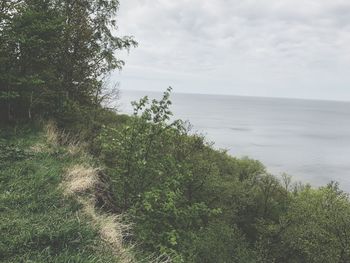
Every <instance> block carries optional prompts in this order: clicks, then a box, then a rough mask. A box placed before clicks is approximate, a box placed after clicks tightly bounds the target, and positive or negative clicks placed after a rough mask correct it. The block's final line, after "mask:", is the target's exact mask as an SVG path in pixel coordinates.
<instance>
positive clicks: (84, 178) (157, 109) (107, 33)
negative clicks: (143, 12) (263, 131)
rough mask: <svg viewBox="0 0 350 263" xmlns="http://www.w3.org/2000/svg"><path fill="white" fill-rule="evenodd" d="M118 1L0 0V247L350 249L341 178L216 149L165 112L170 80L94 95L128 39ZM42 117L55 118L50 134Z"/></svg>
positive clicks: (251, 253) (139, 256)
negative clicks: (128, 108) (123, 110)
mask: <svg viewBox="0 0 350 263" xmlns="http://www.w3.org/2000/svg"><path fill="white" fill-rule="evenodd" d="M117 9H118V1H117V0H98V1H88V0H77V1H68V0H52V1H48V0H28V1H23V0H15V1H13V0H11V1H6V0H5V1H2V2H1V4H0V38H1V42H0V120H1V124H2V126H3V128H2V130H1V136H0V182H1V185H0V190H1V191H0V201H1V202H0V231H1V233H0V235H1V239H0V261H4V262H30V261H31V262H134V261H140V262H152V261H153V262H208V263H209V262H240V263H241V262H243V263H244V262H247V263H248V262H262V263H263V262H286V263H296V262H315V263H316V262H330V263H332V262H334V263H346V262H350V201H349V197H348V195H347V194H346V193H344V192H342V191H341V190H340V188H339V187H338V185H337V184H336V183H330V184H328V185H327V186H324V187H320V188H318V189H314V188H312V187H311V186H309V185H302V184H300V183H298V184H296V183H292V182H291V179H290V178H289V177H288V176H286V175H284V176H283V177H282V178H277V177H275V176H273V175H271V174H269V173H268V172H267V171H266V169H265V167H264V166H263V165H262V164H261V163H260V162H258V161H255V160H250V159H248V158H244V159H237V158H234V157H232V156H229V155H228V154H227V153H226V152H225V151H217V150H214V149H213V147H212V145H211V144H210V143H208V142H206V140H205V138H204V137H203V136H201V135H198V134H194V133H192V132H191V129H190V125H189V124H187V123H184V122H182V121H181V120H174V119H173V117H172V114H171V111H170V106H171V101H170V92H171V89H170V88H169V89H168V90H167V91H166V92H165V93H164V96H163V98H162V99H161V100H159V101H157V100H153V101H149V100H148V98H147V97H145V98H142V99H141V100H140V101H139V102H134V103H133V105H134V109H135V111H134V114H133V116H123V115H118V114H117V113H115V112H114V111H113V110H110V109H107V108H104V107H103V106H102V104H103V103H102V102H103V100H104V99H105V98H108V97H111V95H112V94H110V93H108V92H106V90H105V88H106V87H107V85H106V82H105V79H106V78H107V77H108V73H109V72H110V71H111V70H112V69H116V68H121V67H122V66H123V62H122V61H120V60H118V59H117V58H115V56H114V54H115V52H116V51H118V50H122V49H129V48H130V47H133V46H135V45H136V42H135V41H134V40H133V39H132V38H130V37H117V36H115V35H114V34H113V32H115V31H114V29H115V21H114V20H113V19H114V16H115V13H116V11H117ZM48 120H53V121H54V122H56V123H57V125H58V127H59V128H60V130H61V131H60V132H57V131H56V129H55V128H53V127H54V126H52V125H51V126H50V125H49V126H48V127H49V128H48V129H47V131H48V132H47V133H46V137H45V136H44V135H43V133H42V125H37V124H38V123H40V122H41V123H48ZM35 127H39V128H38V129H37V128H35ZM50 127H51V128H50ZM63 130H65V133H63V132H62V131H63ZM44 138H45V139H44ZM79 140H80V141H84V142H85V143H84V144H83V143H78V141H79ZM82 146H84V147H85V150H82ZM96 167H103V168H96ZM121 215H123V216H121ZM129 224H131V225H132V228H131V230H128V227H127V225H129ZM129 231H131V232H129ZM135 244H137V246H135V247H134V249H132V250H130V249H128V247H129V245H131V246H133V245H135Z"/></svg>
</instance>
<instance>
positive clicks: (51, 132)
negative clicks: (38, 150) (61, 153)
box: [44, 121, 60, 146]
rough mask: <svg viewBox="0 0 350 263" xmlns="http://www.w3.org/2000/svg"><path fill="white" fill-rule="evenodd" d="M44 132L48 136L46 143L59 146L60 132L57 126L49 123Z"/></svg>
mask: <svg viewBox="0 0 350 263" xmlns="http://www.w3.org/2000/svg"><path fill="white" fill-rule="evenodd" d="M44 131H45V136H46V142H47V143H48V144H50V145H52V146H58V145H59V137H60V132H59V131H58V129H57V126H56V124H55V123H54V122H53V121H48V122H47V123H46V124H45V125H44Z"/></svg>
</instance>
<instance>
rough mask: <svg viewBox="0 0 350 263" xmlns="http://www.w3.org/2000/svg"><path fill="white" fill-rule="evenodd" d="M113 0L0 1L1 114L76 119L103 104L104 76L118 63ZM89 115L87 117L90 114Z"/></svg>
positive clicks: (123, 44) (127, 40)
mask: <svg viewBox="0 0 350 263" xmlns="http://www.w3.org/2000/svg"><path fill="white" fill-rule="evenodd" d="M118 6H119V2H118V1H117V0H108V1H88V0H78V1H68V0H54V1H46V0H29V1H23V0H18V1H7V0H5V1H3V3H2V4H1V6H0V9H1V10H0V11H1V12H0V13H1V22H0V38H1V40H2V41H1V43H0V120H3V121H4V120H8V121H13V120H18V119H33V118H38V117H42V118H51V119H56V120H57V121H59V122H60V124H63V123H66V122H67V119H68V124H70V123H75V122H77V121H78V120H79V119H84V118H86V117H89V116H91V118H92V117H94V115H95V114H94V112H95V111H96V110H99V109H100V108H101V105H100V103H101V102H102V100H103V99H104V98H105V94H104V93H105V87H106V85H103V80H104V78H105V77H106V76H107V74H108V73H109V72H110V71H111V70H113V69H116V68H118V69H121V68H122V66H123V65H124V62H123V61H122V60H119V59H117V58H116V57H115V56H114V52H115V51H116V50H122V49H129V48H131V47H133V46H136V44H137V43H136V42H135V41H134V40H133V38H132V37H118V36H116V35H114V34H113V31H114V29H115V28H116V23H115V20H114V19H115V15H116V12H117V10H118ZM91 118H89V119H90V120H91Z"/></svg>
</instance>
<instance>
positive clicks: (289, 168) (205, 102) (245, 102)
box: [119, 90, 350, 192]
mask: <svg viewBox="0 0 350 263" xmlns="http://www.w3.org/2000/svg"><path fill="white" fill-rule="evenodd" d="M144 95H148V96H149V97H150V98H160V96H161V93H157V92H145V91H125V90H124V91H121V99H120V102H119V110H120V111H121V112H124V113H131V112H132V107H131V106H130V102H131V101H133V100H138V99H139V98H140V97H142V96H144ZM171 100H172V102H173V105H172V111H173V113H174V116H175V118H177V119H182V120H188V121H190V122H191V124H192V125H193V127H194V130H195V131H198V132H199V133H202V134H204V135H206V137H207V138H208V140H209V141H212V142H214V143H215V145H214V147H215V148H221V149H227V150H228V152H229V153H230V154H231V155H233V156H237V157H243V156H248V157H250V158H253V159H257V160H260V161H261V162H262V163H263V164H264V165H265V166H266V167H267V169H268V171H269V172H271V173H273V174H276V175H279V174H281V173H284V172H285V173H287V174H289V175H292V176H293V179H294V181H302V182H304V183H310V184H311V185H313V186H320V185H324V184H327V183H329V182H330V181H332V180H333V181H337V182H339V183H340V186H341V188H342V189H344V190H346V191H348V192H350V102H334V101H312V100H297V99H280V98H256V97H240V96H222V95H200V94H180V93H175V94H172V97H171Z"/></svg>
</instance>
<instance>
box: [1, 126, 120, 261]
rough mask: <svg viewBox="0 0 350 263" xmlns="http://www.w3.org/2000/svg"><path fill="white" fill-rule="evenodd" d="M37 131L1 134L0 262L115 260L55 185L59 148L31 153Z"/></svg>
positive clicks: (62, 165) (61, 160)
mask: <svg viewBox="0 0 350 263" xmlns="http://www.w3.org/2000/svg"><path fill="white" fill-rule="evenodd" d="M37 144H44V139H43V135H42V134H40V133H39V132H33V131H32V132H22V133H21V134H19V135H18V134H17V135H16V136H12V135H9V134H8V133H7V134H6V135H5V133H4V132H2V133H0V262H16V263H17V262H84V263H85V262H115V261H116V259H115V257H114V256H113V255H112V253H111V251H109V250H108V249H107V248H106V246H104V244H103V243H102V242H101V240H99V237H98V233H97V230H96V229H94V227H92V225H91V224H89V222H88V219H87V218H86V217H85V216H84V215H83V214H82V213H81V212H80V208H81V207H80V205H79V204H78V203H77V202H76V201H75V200H73V199H67V198H65V197H63V194H62V191H61V190H60V188H59V185H60V183H61V181H62V178H63V175H64V171H65V169H66V168H67V167H68V166H70V165H72V164H75V163H76V162H77V161H79V160H76V158H72V157H70V156H69V155H68V154H67V153H66V152H65V149H64V148H57V149H54V150H50V151H40V152H38V151H33V150H31V147H32V146H33V145H37Z"/></svg>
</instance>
